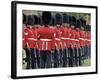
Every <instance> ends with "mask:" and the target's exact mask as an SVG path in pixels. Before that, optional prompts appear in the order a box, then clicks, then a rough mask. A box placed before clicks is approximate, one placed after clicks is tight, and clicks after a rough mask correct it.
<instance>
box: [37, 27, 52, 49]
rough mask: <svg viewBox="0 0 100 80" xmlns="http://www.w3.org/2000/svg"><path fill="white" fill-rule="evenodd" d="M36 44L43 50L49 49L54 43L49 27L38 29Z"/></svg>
mask: <svg viewBox="0 0 100 80" xmlns="http://www.w3.org/2000/svg"><path fill="white" fill-rule="evenodd" d="M37 35H38V45H39V49H40V50H43V51H51V49H52V48H53V47H52V46H53V45H52V43H54V31H53V29H51V28H49V27H42V28H39V29H38V32H37Z"/></svg>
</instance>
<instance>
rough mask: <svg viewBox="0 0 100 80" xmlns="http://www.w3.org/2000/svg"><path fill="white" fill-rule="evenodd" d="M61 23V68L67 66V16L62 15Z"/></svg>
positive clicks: (68, 32) (68, 29) (68, 33)
mask: <svg viewBox="0 0 100 80" xmlns="http://www.w3.org/2000/svg"><path fill="white" fill-rule="evenodd" d="M62 16H63V23H62V27H61V40H62V44H63V67H66V66H68V46H69V36H70V28H69V16H68V15H67V14H66V13H63V14H62Z"/></svg>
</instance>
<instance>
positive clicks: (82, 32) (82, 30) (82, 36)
mask: <svg viewBox="0 0 100 80" xmlns="http://www.w3.org/2000/svg"><path fill="white" fill-rule="evenodd" d="M80 21H81V27H80V39H79V42H80V47H81V48H80V49H81V50H80V53H81V59H82V61H81V63H82V65H83V64H84V59H85V24H84V19H83V18H81V19H80Z"/></svg>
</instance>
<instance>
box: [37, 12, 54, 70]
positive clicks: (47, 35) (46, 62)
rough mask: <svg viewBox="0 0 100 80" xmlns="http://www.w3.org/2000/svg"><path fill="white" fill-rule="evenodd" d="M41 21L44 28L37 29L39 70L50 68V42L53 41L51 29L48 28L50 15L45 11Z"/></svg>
mask: <svg viewBox="0 0 100 80" xmlns="http://www.w3.org/2000/svg"><path fill="white" fill-rule="evenodd" d="M42 20H43V24H44V27H43V28H41V29H38V40H39V49H40V58H41V60H40V61H41V68H51V67H52V63H51V50H52V42H53V41H54V32H53V30H52V29H51V28H49V24H50V21H51V13H50V12H47V11H45V12H43V13H42Z"/></svg>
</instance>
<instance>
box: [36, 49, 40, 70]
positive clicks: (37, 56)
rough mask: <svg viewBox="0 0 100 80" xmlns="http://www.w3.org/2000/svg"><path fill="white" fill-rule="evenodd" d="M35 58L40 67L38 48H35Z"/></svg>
mask: <svg viewBox="0 0 100 80" xmlns="http://www.w3.org/2000/svg"><path fill="white" fill-rule="evenodd" d="M36 60H37V61H36V62H37V66H38V68H40V51H39V50H38V49H36Z"/></svg>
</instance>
